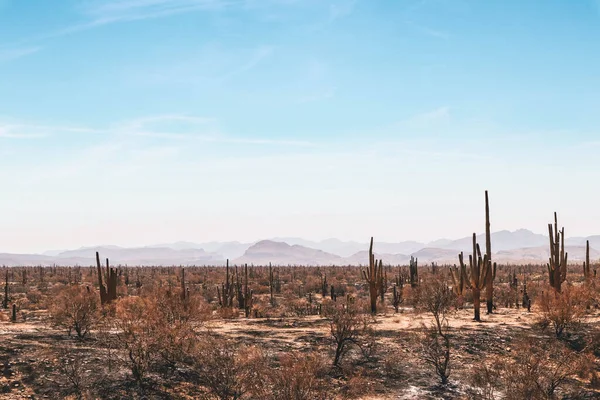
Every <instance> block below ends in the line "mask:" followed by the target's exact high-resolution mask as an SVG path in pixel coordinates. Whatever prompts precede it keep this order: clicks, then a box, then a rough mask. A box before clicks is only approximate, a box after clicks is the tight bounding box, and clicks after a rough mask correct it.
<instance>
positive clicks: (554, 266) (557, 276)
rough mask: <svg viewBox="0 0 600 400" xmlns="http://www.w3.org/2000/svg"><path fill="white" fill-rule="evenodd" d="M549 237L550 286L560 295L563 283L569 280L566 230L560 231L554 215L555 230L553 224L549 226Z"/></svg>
mask: <svg viewBox="0 0 600 400" xmlns="http://www.w3.org/2000/svg"><path fill="white" fill-rule="evenodd" d="M548 235H549V236H550V259H549V262H548V264H547V266H548V278H549V281H550V286H552V287H553V288H554V290H556V291H557V292H558V293H560V289H561V285H562V283H563V282H564V281H565V280H566V279H567V258H568V254H567V253H565V228H564V227H563V228H562V229H561V230H560V231H559V230H558V217H557V216H556V212H555V213H554V230H553V229H552V224H548Z"/></svg>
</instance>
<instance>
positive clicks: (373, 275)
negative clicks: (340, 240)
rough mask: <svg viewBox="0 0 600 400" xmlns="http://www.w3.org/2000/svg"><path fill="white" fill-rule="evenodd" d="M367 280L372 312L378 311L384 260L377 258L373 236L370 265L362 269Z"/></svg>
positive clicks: (370, 246)
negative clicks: (374, 252)
mask: <svg viewBox="0 0 600 400" xmlns="http://www.w3.org/2000/svg"><path fill="white" fill-rule="evenodd" d="M362 274H363V277H364V278H365V281H367V283H368V284H369V297H370V300H371V313H372V314H376V313H377V294H378V292H379V288H380V285H379V283H380V281H381V279H383V262H382V261H381V260H379V264H378V263H377V260H375V255H374V254H373V237H371V244H370V245H369V267H368V268H367V270H366V271H365V270H363V271H362Z"/></svg>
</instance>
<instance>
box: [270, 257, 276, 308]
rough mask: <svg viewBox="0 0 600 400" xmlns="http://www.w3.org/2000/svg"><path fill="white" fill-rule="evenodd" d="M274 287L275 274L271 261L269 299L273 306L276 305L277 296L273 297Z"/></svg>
mask: <svg viewBox="0 0 600 400" xmlns="http://www.w3.org/2000/svg"><path fill="white" fill-rule="evenodd" d="M273 290H275V287H274V276H273V267H272V266H271V263H269V300H270V303H271V307H275V297H273Z"/></svg>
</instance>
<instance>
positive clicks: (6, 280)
mask: <svg viewBox="0 0 600 400" xmlns="http://www.w3.org/2000/svg"><path fill="white" fill-rule="evenodd" d="M8 301H9V298H8V269H6V279H5V281H4V300H3V301H2V308H4V309H5V310H6V309H7V308H8Z"/></svg>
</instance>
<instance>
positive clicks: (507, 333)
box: [0, 309, 600, 400]
mask: <svg viewBox="0 0 600 400" xmlns="http://www.w3.org/2000/svg"><path fill="white" fill-rule="evenodd" d="M472 318H473V315H472V310H469V309H465V310H460V311H457V312H454V313H452V314H450V315H449V321H450V327H451V332H452V338H453V339H452V343H453V353H452V362H453V364H454V365H455V367H454V372H453V374H452V376H451V381H453V382H454V386H453V387H451V389H449V390H448V391H445V392H440V390H439V389H437V388H436V378H435V375H434V374H433V371H432V370H431V369H430V368H429V367H427V366H425V365H423V363H422V362H421V361H420V360H419V358H418V357H417V355H416V353H415V351H413V350H414V349H413V348H412V347H414V345H411V338H410V336H411V333H413V332H415V331H417V330H418V329H420V327H421V326H422V324H428V323H431V321H432V318H431V317H430V316H429V315H427V314H424V313H423V314H415V313H414V312H413V311H412V309H407V310H404V311H403V312H402V313H398V314H393V313H390V314H386V315H377V316H376V317H375V323H374V328H375V331H376V335H377V339H378V342H379V343H380V349H381V350H380V351H381V352H383V353H384V354H391V353H395V354H396V355H397V356H398V357H397V360H398V361H397V363H398V365H397V367H398V369H399V370H400V371H403V372H402V373H401V374H400V376H399V377H398V378H397V379H386V380H385V381H380V382H376V384H375V385H374V389H373V391H372V393H371V394H370V395H369V396H366V397H363V399H364V400H376V399H381V400H384V399H386V400H387V399H444V398H461V396H460V395H459V393H460V392H461V385H462V383H461V382H464V381H465V379H464V378H465V374H467V373H468V367H469V366H471V365H473V364H474V363H477V362H479V361H481V359H482V357H483V356H484V355H485V354H506V353H507V352H508V351H510V339H511V338H512V337H514V336H515V335H519V334H521V333H522V332H523V331H530V330H531V329H532V328H531V326H532V324H533V323H535V321H536V314H534V313H528V312H527V311H526V310H523V309H500V310H498V312H497V313H495V314H493V315H485V314H482V319H483V322H480V323H479V322H475V321H473V319H472ZM588 320H589V321H588V322H590V323H594V324H598V322H599V317H598V314H597V313H596V314H594V315H591V316H590V317H589V318H588ZM206 327H207V328H209V329H211V330H213V331H215V332H217V333H220V334H223V335H227V336H230V337H232V338H236V339H237V340H239V341H240V342H244V343H255V344H258V345H260V346H261V348H263V349H265V350H267V351H270V352H281V351H288V350H290V349H300V350H301V349H309V348H310V349H319V351H321V350H322V351H323V353H324V354H327V352H328V351H330V349H331V342H330V340H329V323H328V321H327V320H325V319H323V318H321V317H319V316H310V317H302V318H282V319H237V320H225V321H223V320H220V321H210V322H209V323H207V325H206ZM64 340H67V339H66V335H65V332H64V331H59V330H57V329H55V328H53V327H51V326H49V325H48V324H46V323H44V322H42V318H41V316H37V317H35V316H34V317H33V318H31V319H30V320H29V321H28V322H23V323H10V322H6V321H5V322H0V363H1V364H0V368H2V375H1V377H0V399H21V398H53V397H52V396H51V395H47V396H48V397H44V396H43V395H40V394H35V393H34V383H32V382H33V379H32V377H31V376H28V374H29V373H32V372H31V371H30V369H29V368H28V366H30V365H32V364H33V363H35V362H40V357H41V355H40V354H42V352H43V349H45V348H49V347H51V346H53V345H55V344H56V343H57V342H58V341H64ZM411 346H412V347H411ZM92 350H93V349H92ZM36 375H39V374H36ZM40 379H42V380H43V376H42V377H41V378H40V377H39V376H37V377H36V380H35V382H38V383H39V382H40ZM598 398H600V393H599V394H598Z"/></svg>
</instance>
